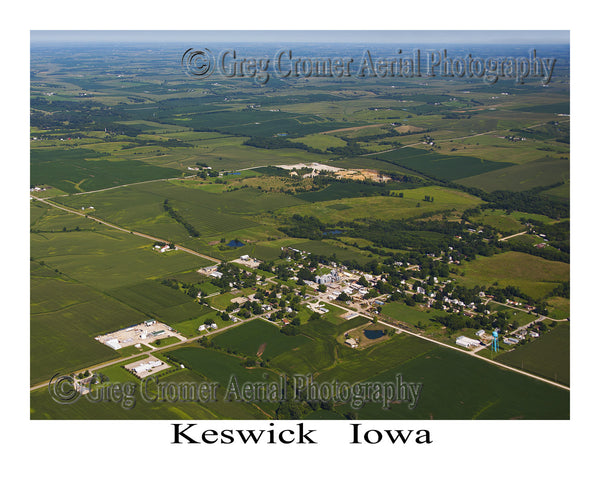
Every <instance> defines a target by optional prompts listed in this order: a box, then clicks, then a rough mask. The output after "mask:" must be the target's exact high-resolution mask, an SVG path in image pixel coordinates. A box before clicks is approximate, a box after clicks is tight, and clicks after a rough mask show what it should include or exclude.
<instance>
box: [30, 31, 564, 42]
mask: <svg viewBox="0 0 600 480" xmlns="http://www.w3.org/2000/svg"><path fill="white" fill-rule="evenodd" d="M198 40H202V41H206V42H254V43H256V42H270V41H273V42H281V41H287V42H307V43H321V42H330V43H331V42H333V43H346V42H348V43H359V42H370V43H397V42H403V43H421V44H425V43H437V44H439V43H459V44H460V43H462V44H464V43H477V44H482V43H494V44H508V43H511V44H531V43H535V44H568V43H569V31H568V30H432V31H428V30H405V31H391V30H358V31H350V30H313V31H302V30H254V31H252V30H245V31H239V30H238V31H234V30H231V31H228V30H204V31H200V30H199V31H189V30H155V31H149V30H128V31H125V30H85V31H83V30H32V31H31V42H32V43H37V42H44V43H45V42H60V43H64V42H77V43H80V42H148V43H163V42H190V41H198Z"/></svg>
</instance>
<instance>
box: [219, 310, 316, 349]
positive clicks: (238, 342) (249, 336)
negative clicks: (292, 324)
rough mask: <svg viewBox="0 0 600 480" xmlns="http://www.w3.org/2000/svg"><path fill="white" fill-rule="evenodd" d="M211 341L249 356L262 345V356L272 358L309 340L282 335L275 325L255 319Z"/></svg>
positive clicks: (302, 337) (297, 336)
mask: <svg viewBox="0 0 600 480" xmlns="http://www.w3.org/2000/svg"><path fill="white" fill-rule="evenodd" d="M213 342H214V343H215V345H218V346H220V347H223V348H226V349H228V350H229V349H230V350H231V351H232V352H235V353H239V354H243V355H249V356H253V355H256V354H257V352H258V351H259V349H262V346H263V345H264V353H263V354H262V357H263V358H273V357H276V356H277V355H279V354H281V353H283V352H286V351H289V350H294V349H296V348H297V347H299V346H300V345H303V344H305V343H308V342H310V340H309V339H308V338H307V337H304V336H302V335H296V336H288V335H284V334H283V333H281V332H280V331H279V328H278V327H277V326H275V325H273V324H271V323H270V322H267V321H265V320H261V319H256V320H252V321H251V322H248V323H245V324H244V325H241V326H240V327H237V328H232V329H230V330H228V331H226V332H223V333H221V334H219V335H216V336H214V337H213ZM265 344H266V345H265Z"/></svg>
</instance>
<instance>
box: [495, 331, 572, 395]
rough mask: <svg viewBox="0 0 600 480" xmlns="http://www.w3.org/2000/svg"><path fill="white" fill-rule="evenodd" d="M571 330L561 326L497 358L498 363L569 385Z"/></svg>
mask: <svg viewBox="0 0 600 480" xmlns="http://www.w3.org/2000/svg"><path fill="white" fill-rule="evenodd" d="M569 344H570V328H569V325H568V324H566V325H565V324H561V325H559V326H558V327H556V328H554V329H552V330H551V331H550V332H548V333H545V334H543V335H542V336H541V337H540V338H536V339H535V340H533V341H531V342H530V343H528V344H526V345H523V346H520V347H519V348H517V349H515V350H513V351H512V352H508V353H505V354H503V355H500V356H499V357H497V358H496V360H497V361H499V362H502V363H505V364H507V365H510V366H513V367H517V368H520V369H522V370H525V371H527V372H531V373H535V374H537V375H541V376H542V377H546V378H549V379H551V380H554V381H557V382H560V383H564V384H566V385H569V381H570V362H569Z"/></svg>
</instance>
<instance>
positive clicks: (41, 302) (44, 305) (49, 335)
mask: <svg viewBox="0 0 600 480" xmlns="http://www.w3.org/2000/svg"><path fill="white" fill-rule="evenodd" d="M30 292H31V293H30V295H31V317H30V324H31V334H30V335H31V336H30V342H31V352H32V355H31V366H30V380H31V382H32V383H37V382H40V381H42V380H46V379H49V378H50V377H52V375H54V374H56V373H63V374H64V373H70V372H71V371H73V370H77V369H79V368H84V367H86V366H87V365H90V364H95V363H99V362H102V361H105V360H110V359H112V358H118V354H117V353H116V352H115V351H114V350H112V349H110V348H109V347H107V346H105V345H102V344H101V343H100V342H97V341H96V340H94V337H95V336H97V335H100V334H103V333H108V332H110V331H112V330H116V329H118V328H122V327H125V326H128V325H131V324H134V323H139V322H141V321H143V320H144V319H145V318H146V316H145V315H144V314H142V313H141V312H139V311H137V310H134V309H133V308H131V307H130V306H128V305H126V304H124V303H121V302H119V301H117V300H115V299H113V298H111V297H109V296H107V295H105V294H103V293H101V292H98V291H97V290H95V289H93V288H90V287H89V286H87V285H84V284H82V283H80V282H77V281H75V280H73V279H70V278H68V277H66V276H64V275H61V274H58V273H56V272H54V270H51V269H50V268H49V267H48V266H40V265H39V264H38V263H33V262H32V264H31V287H30Z"/></svg>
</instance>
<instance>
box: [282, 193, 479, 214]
mask: <svg viewBox="0 0 600 480" xmlns="http://www.w3.org/2000/svg"><path fill="white" fill-rule="evenodd" d="M399 192H400V191H397V192H395V193H399ZM401 192H402V193H403V197H402V198H401V197H399V196H392V197H360V198H344V199H340V200H331V201H321V202H318V203H313V204H307V205H299V206H295V207H289V208H286V209H283V210H279V211H278V213H284V214H286V215H293V214H300V215H312V216H314V217H317V218H318V219H319V220H321V221H322V222H325V223H333V222H339V221H344V220H355V219H360V218H379V219H386V220H387V219H393V218H394V219H405V218H410V217H414V216H417V215H422V214H425V213H430V212H438V211H442V210H452V209H456V210H458V211H464V210H465V209H467V208H472V207H474V206H477V205H479V204H481V203H482V201H481V200H480V199H478V198H477V197H474V196H472V195H469V194H467V193H464V192H459V191H457V190H451V189H448V188H443V187H437V186H436V187H421V188H415V189H410V190H402V191H401ZM426 195H427V196H430V197H433V198H434V201H433V202H425V201H423V199H424V198H425V196H426ZM342 206H345V207H347V208H343V207H342Z"/></svg>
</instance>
